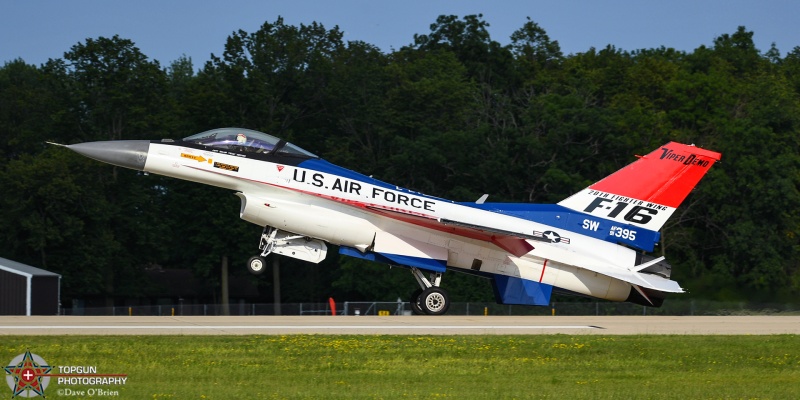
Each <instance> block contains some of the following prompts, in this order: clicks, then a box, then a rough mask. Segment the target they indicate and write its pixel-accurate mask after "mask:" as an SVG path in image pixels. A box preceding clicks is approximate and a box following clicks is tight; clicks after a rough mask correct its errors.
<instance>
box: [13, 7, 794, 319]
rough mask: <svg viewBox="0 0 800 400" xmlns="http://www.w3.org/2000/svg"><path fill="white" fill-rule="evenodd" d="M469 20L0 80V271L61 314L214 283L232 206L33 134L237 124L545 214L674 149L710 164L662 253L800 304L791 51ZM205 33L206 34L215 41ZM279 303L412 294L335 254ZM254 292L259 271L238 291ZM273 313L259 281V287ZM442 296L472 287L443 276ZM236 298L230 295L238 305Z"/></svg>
mask: <svg viewBox="0 0 800 400" xmlns="http://www.w3.org/2000/svg"><path fill="white" fill-rule="evenodd" d="M488 26H489V23H488V22H487V21H484V20H483V17H482V16H481V15H469V16H466V17H463V18H459V17H458V16H444V15H443V16H440V17H439V18H437V20H436V21H435V22H434V23H433V24H431V26H430V32H427V33H424V34H418V35H414V37H413V42H412V43H410V44H409V45H407V46H404V47H402V48H400V49H398V50H392V51H391V52H382V51H381V50H379V49H378V48H377V47H375V46H374V45H371V44H369V43H366V42H362V41H344V40H343V32H342V31H341V30H340V29H339V28H338V27H334V28H326V27H324V26H323V25H321V24H318V23H312V24H310V25H302V24H301V25H299V26H292V25H287V24H285V23H284V21H283V20H282V19H281V18H278V19H277V20H276V21H274V22H266V23H264V24H263V25H262V26H261V28H260V29H259V30H257V31H255V32H245V31H241V30H240V31H238V32H234V33H232V34H231V35H230V36H228V37H227V39H226V41H225V47H224V49H225V50H224V52H223V54H221V55H212V56H211V57H210V59H209V60H207V61H205V63H204V64H203V65H202V67H199V68H198V67H196V66H195V65H194V63H193V60H191V59H189V58H187V57H185V56H184V57H180V58H178V59H177V60H176V61H173V62H171V63H170V64H169V65H168V66H161V65H160V63H159V62H158V61H156V60H151V59H149V58H148V57H147V56H146V55H145V54H142V52H141V51H140V50H139V49H138V48H137V47H136V46H135V43H134V42H133V41H131V40H129V39H125V38H121V37H119V36H114V37H111V38H107V37H98V38H94V39H87V40H86V41H85V42H82V43H78V44H75V45H74V46H72V47H71V48H70V49H69V50H68V51H66V52H65V53H64V55H63V58H58V59H50V60H49V61H48V62H46V63H44V64H42V65H40V66H35V65H29V64H27V63H25V61H24V60H21V59H17V60H15V61H11V62H8V63H6V64H5V65H3V66H2V68H0V187H1V188H2V195H1V196H0V256H3V257H6V258H11V259H15V260H18V261H21V262H27V263H30V264H32V265H36V266H39V267H42V268H46V269H48V270H51V271H54V272H57V273H60V274H62V275H63V280H62V301H63V302H65V303H66V302H68V301H69V300H70V299H72V298H81V297H82V296H104V297H106V298H108V299H109V300H108V301H109V303H113V302H115V301H117V302H119V301H121V300H122V299H125V298H137V297H145V296H148V295H149V294H150V293H151V292H152V288H151V287H150V285H149V284H148V283H147V282H146V281H145V280H144V278H143V273H142V271H144V270H145V269H147V268H152V267H154V266H162V267H165V268H187V269H191V270H192V272H193V274H194V275H195V276H196V277H198V278H199V279H201V280H202V281H203V282H206V284H207V285H208V286H209V287H210V288H212V289H215V290H218V286H219V271H220V263H221V260H222V259H223V258H227V259H229V260H230V261H231V264H232V265H234V266H239V265H241V266H242V267H241V268H232V270H233V273H235V274H244V268H243V265H244V262H245V260H246V259H247V257H249V256H250V255H252V254H254V253H256V251H257V242H258V240H257V239H258V235H259V233H260V228H259V227H256V226H252V225H250V224H248V223H246V222H244V221H240V220H239V219H238V215H237V211H238V207H239V200H238V199H237V198H236V197H235V196H233V195H232V194H231V193H230V192H229V191H226V190H221V189H215V188H211V187H208V186H203V185H198V184H193V183H189V182H182V181H178V180H175V179H170V178H163V177H158V176H145V175H143V174H141V173H137V172H136V171H131V170H126V169H122V168H117V167H112V166H107V165H101V164H99V163H97V162H95V161H92V160H88V159H85V158H83V157H80V156H78V155H76V154H73V153H72V152H69V151H66V150H64V149H63V148H58V147H53V146H49V145H46V144H45V142H46V141H52V142H58V143H67V144H71V143H78V142H85V141H95V140H118V139H161V138H181V137H185V136H189V135H191V134H194V133H197V132H201V131H204V130H208V129H212V128H216V127H224V126H237V127H244V128H250V129H255V130H259V131H263V132H267V133H270V134H272V135H275V136H278V137H281V138H284V139H287V140H289V141H291V142H294V143H296V144H298V145H299V146H301V147H303V148H305V149H307V150H309V151H312V152H314V153H316V154H319V155H321V156H323V157H324V158H326V159H327V160H329V161H331V162H333V163H335V164H339V165H342V166H345V167H347V168H350V169H353V170H356V171H359V172H362V173H365V174H367V175H373V176H375V177H376V178H379V179H381V180H384V181H388V182H392V183H395V184H397V185H400V186H404V187H408V188H410V189H413V190H417V191H421V192H424V193H427V194H431V195H436V196H441V197H446V198H449V199H453V200H457V201H472V200H475V199H477V198H478V197H479V196H480V195H481V194H483V193H489V194H490V201H508V202H543V203H549V202H557V201H559V200H561V199H563V198H565V197H567V196H569V195H570V194H572V193H574V192H576V191H578V190H580V189H581V188H583V187H585V186H587V185H588V184H590V183H591V182H594V181H596V180H598V179H600V178H602V177H604V176H606V175H607V174H609V173H611V172H613V171H615V170H616V169H618V168H620V167H622V166H624V165H625V164H627V163H629V162H631V161H632V160H634V158H633V156H634V155H635V154H645V153H647V152H649V151H651V150H652V149H654V148H657V147H658V146H660V145H662V144H664V143H666V142H668V141H670V140H674V141H680V142H684V143H693V144H696V145H698V146H701V147H705V148H709V149H712V150H715V151H719V152H721V153H722V154H723V158H722V162H721V163H719V164H718V165H716V166H715V167H714V168H712V170H711V171H710V173H709V174H708V175H707V177H706V178H705V179H704V180H703V181H702V182H701V183H700V185H699V186H698V187H697V189H696V190H695V191H694V192H693V193H692V194H691V195H690V197H689V198H688V199H687V201H686V202H685V203H684V205H683V206H681V208H680V209H679V210H678V211H677V212H676V214H675V215H674V216H673V218H672V219H671V220H670V221H669V222H668V225H667V226H665V228H664V229H663V231H662V241H661V243H660V245H659V246H658V248H657V250H656V251H657V253H658V255H662V254H663V255H666V256H667V257H668V259H669V261H670V262H671V264H672V265H673V267H674V268H673V279H676V280H677V281H679V282H680V283H681V284H682V286H684V287H685V288H687V289H688V290H689V291H690V295H691V296H698V297H704V298H710V299H724V300H731V299H752V300H765V301H766V300H769V301H790V300H792V299H795V298H797V296H798V295H799V294H800V261H798V260H799V259H800V258H799V257H798V256H800V239H798V235H800V193H798V187H799V185H800V146H799V145H800V47H795V48H794V49H792V50H791V51H790V52H788V53H786V55H785V56H783V55H782V54H781V52H780V51H779V50H778V49H777V48H775V46H774V45H773V46H772V47H771V48H770V49H769V50H767V51H766V52H762V51H761V50H759V49H757V48H756V47H755V45H754V43H753V32H751V31H748V30H747V29H746V28H745V27H739V28H738V29H736V30H735V31H734V32H733V33H731V34H723V35H721V36H719V37H717V38H714V41H713V45H711V46H700V47H698V48H697V49H695V50H694V51H692V52H684V51H677V50H674V49H671V48H664V47H660V48H650V49H641V50H635V51H626V50H621V49H617V48H615V47H614V46H611V45H609V46H607V47H606V48H603V49H595V48H590V49H587V50H586V51H585V52H581V53H577V54H569V55H564V54H563V53H562V52H561V50H560V48H559V45H558V42H557V41H556V40H553V39H551V38H550V37H549V36H548V35H547V33H546V32H545V30H544V29H542V28H541V27H540V26H539V25H538V24H537V23H536V22H534V21H532V20H530V19H528V21H527V22H526V23H525V24H524V25H523V26H522V27H520V28H519V29H518V30H517V31H515V32H514V33H513V34H512V35H511V37H510V41H509V44H508V45H502V44H500V43H499V42H497V41H495V40H493V39H492V38H491V37H490V35H489V32H488V30H487V27H488ZM221 39H222V38H221ZM283 265H284V267H283V270H282V274H283V276H284V284H283V287H282V293H283V297H284V301H321V300H324V299H327V298H328V297H329V296H333V297H336V298H341V299H347V300H360V299H369V300H394V299H396V298H397V297H402V298H404V299H407V297H408V293H410V292H411V291H412V290H413V289H414V287H415V282H414V279H413V278H412V277H411V275H410V274H408V273H407V272H402V271H397V270H390V269H389V268H386V267H385V266H382V265H377V264H369V263H365V262H361V261H359V260H355V259H350V258H346V257H340V256H338V255H337V254H336V252H335V249H332V251H331V252H330V253H329V257H328V259H327V260H326V261H324V262H323V263H321V264H319V265H310V264H304V263H300V262H292V261H291V260H286V261H285V262H284V264H283ZM252 279H256V278H252ZM258 284H259V285H260V286H261V288H262V289H263V293H265V294H266V295H265V299H271V297H270V295H269V290H270V288H271V285H272V282H271V280H270V279H268V278H260V279H258ZM444 284H445V286H446V287H448V288H449V289H450V290H451V293H452V297H453V299H454V300H456V301H459V300H461V301H463V300H483V301H488V300H491V298H492V296H491V289H490V286H489V283H488V282H487V281H484V280H481V279H476V278H473V277H466V278H463V277H460V275H459V274H447V276H446V277H445V282H444ZM233 295H234V296H235V293H233Z"/></svg>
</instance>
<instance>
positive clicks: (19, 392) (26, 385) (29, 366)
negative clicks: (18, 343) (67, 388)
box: [3, 350, 53, 398]
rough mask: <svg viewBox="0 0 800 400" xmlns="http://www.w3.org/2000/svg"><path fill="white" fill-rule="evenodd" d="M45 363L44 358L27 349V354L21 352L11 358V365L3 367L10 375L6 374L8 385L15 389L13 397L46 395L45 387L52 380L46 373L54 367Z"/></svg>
mask: <svg viewBox="0 0 800 400" xmlns="http://www.w3.org/2000/svg"><path fill="white" fill-rule="evenodd" d="M34 357H35V358H36V359H34ZM44 364H46V362H45V361H44V359H42V358H41V357H39V356H37V355H35V354H31V352H30V351H29V350H26V351H25V354H20V355H19V356H17V357H15V358H14V359H13V360H11V365H9V366H7V367H3V369H4V370H5V371H6V374H7V375H8V376H6V382H7V383H8V387H10V388H11V390H12V391H13V394H12V395H11V397H12V398H14V397H17V396H20V397H28V398H30V397H36V396H37V395H39V396H42V397H45V395H44V389H45V388H46V387H47V384H48V383H49V382H50V378H49V377H46V376H45V375H47V374H49V373H50V371H51V370H52V369H53V368H52V367H51V366H49V365H44Z"/></svg>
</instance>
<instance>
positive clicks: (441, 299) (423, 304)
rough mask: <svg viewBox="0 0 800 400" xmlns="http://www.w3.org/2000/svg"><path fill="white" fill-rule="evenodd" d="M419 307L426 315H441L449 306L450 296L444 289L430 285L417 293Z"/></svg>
mask: <svg viewBox="0 0 800 400" xmlns="http://www.w3.org/2000/svg"><path fill="white" fill-rule="evenodd" d="M418 304H419V308H421V309H422V311H424V312H425V314H428V315H443V314H444V313H446V312H447V309H448V308H450V298H449V297H448V296H447V292H446V291H444V289H441V288H438V287H430V288H427V289H425V290H423V291H422V294H420V295H419V303H418Z"/></svg>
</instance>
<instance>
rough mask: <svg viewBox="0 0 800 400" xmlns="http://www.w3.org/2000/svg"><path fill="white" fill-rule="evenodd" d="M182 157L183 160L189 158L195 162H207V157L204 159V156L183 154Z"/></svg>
mask: <svg viewBox="0 0 800 400" xmlns="http://www.w3.org/2000/svg"><path fill="white" fill-rule="evenodd" d="M181 157H183V158H188V159H191V160H195V161H199V162H205V161H206V158H205V157H203V156H196V155H194V154H186V153H181ZM208 163H209V164H210V163H211V160H210V159H209V160H208Z"/></svg>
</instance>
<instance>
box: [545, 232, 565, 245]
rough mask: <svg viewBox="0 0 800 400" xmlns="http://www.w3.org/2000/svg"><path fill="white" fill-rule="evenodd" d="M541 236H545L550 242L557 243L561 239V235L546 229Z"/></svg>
mask: <svg viewBox="0 0 800 400" xmlns="http://www.w3.org/2000/svg"><path fill="white" fill-rule="evenodd" d="M542 236H544V237H546V238H547V240H549V241H550V243H558V242H560V241H561V236H559V235H558V234H557V233H555V232H553V231H546V232H545V233H544V234H543V235H542Z"/></svg>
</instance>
